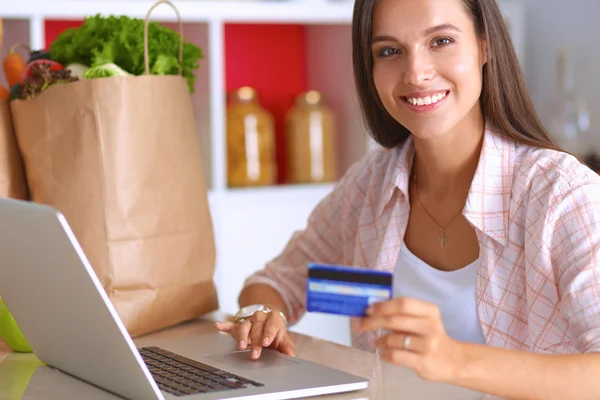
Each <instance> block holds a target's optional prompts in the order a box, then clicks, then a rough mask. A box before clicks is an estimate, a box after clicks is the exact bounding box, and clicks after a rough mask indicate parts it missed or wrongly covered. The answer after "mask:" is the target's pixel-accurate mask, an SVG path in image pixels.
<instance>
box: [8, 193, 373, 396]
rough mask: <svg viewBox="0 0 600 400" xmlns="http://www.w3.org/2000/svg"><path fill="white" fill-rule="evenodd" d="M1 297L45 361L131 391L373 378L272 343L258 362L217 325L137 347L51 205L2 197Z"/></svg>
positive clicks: (278, 392) (283, 391)
mask: <svg viewBox="0 0 600 400" xmlns="http://www.w3.org/2000/svg"><path fill="white" fill-rule="evenodd" d="M0 296H1V297H2V298H3V299H4V301H5V302H6V304H7V306H8V308H9V310H10V312H11V313H12V314H13V317H14V318H15V320H16V321H17V323H18V324H19V326H20V327H21V330H22V331H23V334H24V335H25V337H26V338H27V341H28V342H29V344H30V346H31V348H32V349H33V351H34V353H35V354H36V356H37V357H38V358H39V359H40V360H41V361H43V362H45V363H46V364H48V365H49V366H51V367H53V368H56V369H58V370H60V371H63V372H65V373H67V374H69V375H72V376H74V377H76V378H79V379H81V380H83V381H86V382H88V383H90V384H92V385H95V386H97V387H99V388H102V389H104V390H106V391H109V392H111V393H113V394H116V395H119V396H121V397H124V398H127V399H131V400H148V399H179V398H181V399H191V400H193V399H224V398H227V399H234V398H260V399H264V400H268V399H289V398H298V397H308V396H314V395H324V394H330V393H339V392H348V391H354V390H360V389H365V388H367V386H368V380H366V379H364V378H361V377H357V376H353V375H350V374H347V373H344V372H342V371H338V370H335V369H331V368H328V367H325V366H322V365H318V364H315V363H311V362H308V361H305V360H301V359H298V358H293V357H288V356H286V355H283V354H280V353H278V352H276V351H272V350H269V349H264V351H263V354H262V355H261V358H260V359H259V360H257V361H252V360H250V357H249V354H248V352H247V351H238V350H237V349H236V347H235V342H234V341H233V340H232V339H231V338H230V337H229V336H227V335H223V334H220V333H218V332H216V331H215V333H214V334H212V333H211V334H199V335H198V336H197V337H192V338H190V337H187V338H179V339H170V340H162V341H161V342H159V343H155V344H154V343H152V345H151V346H144V347H143V348H140V349H138V348H137V347H136V346H135V344H134V342H133V341H132V339H131V337H130V336H129V334H128V333H127V331H126V329H125V328H124V325H123V324H122V322H121V320H120V319H119V317H118V315H117V313H116V311H115V309H114V308H113V306H112V304H111V303H110V301H109V299H108V297H107V295H106V292H105V291H104V289H103V288H102V285H101V284H100V282H99V280H98V279H97V277H96V274H95V273H94V270H93V269H92V267H91V265H90V264H89V262H88V260H87V258H86V256H85V254H84V253H83V251H82V249H81V247H80V246H79V244H78V242H77V240H76V238H75V236H74V234H73V232H72V231H71V229H70V228H69V225H68V223H67V221H66V219H65V218H64V216H63V215H62V214H61V213H60V212H58V211H57V210H55V209H53V208H51V207H48V206H45V205H40V204H34V203H31V202H24V201H19V200H10V199H3V198H0Z"/></svg>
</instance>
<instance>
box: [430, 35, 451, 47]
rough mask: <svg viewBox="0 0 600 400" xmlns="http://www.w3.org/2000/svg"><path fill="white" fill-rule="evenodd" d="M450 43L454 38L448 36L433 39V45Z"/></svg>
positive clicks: (438, 45)
mask: <svg viewBox="0 0 600 400" xmlns="http://www.w3.org/2000/svg"><path fill="white" fill-rule="evenodd" d="M451 43H454V40H452V39H451V38H449V37H444V38H437V39H435V40H434V41H433V47H444V46H447V45H449V44H451Z"/></svg>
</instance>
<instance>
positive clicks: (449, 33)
mask: <svg viewBox="0 0 600 400" xmlns="http://www.w3.org/2000/svg"><path fill="white" fill-rule="evenodd" d="M371 50H372V54H373V79H374V81H375V87H376V88H377V92H378V93H379V97H380V98H381V101H382V103H383V105H384V106H385V108H386V110H387V111H388V112H389V113H390V115H392V117H394V118H395V119H396V120H397V121H398V122H399V123H401V124H402V125H404V126H405V127H406V128H407V129H408V130H409V131H410V132H411V133H412V134H413V135H415V136H417V137H419V138H422V139H429V138H434V137H439V136H441V135H443V134H444V133H446V132H448V131H451V130H453V128H457V127H459V124H461V122H463V121H465V122H466V121H468V120H469V119H470V118H481V113H480V109H479V97H480V95H481V88H482V67H483V65H484V64H485V60H486V53H485V52H486V50H485V42H484V41H482V40H479V38H478V37H477V35H476V32H475V26H474V24H473V22H472V21H471V19H470V17H469V15H468V14H467V12H466V10H465V9H464V8H463V3H462V0H382V1H381V2H380V3H379V5H378V6H377V8H376V9H375V14H374V17H373V37H372V47H371Z"/></svg>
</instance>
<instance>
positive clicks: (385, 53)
mask: <svg viewBox="0 0 600 400" xmlns="http://www.w3.org/2000/svg"><path fill="white" fill-rule="evenodd" d="M398 53H400V51H399V50H398V49H397V48H395V47H384V48H383V49H381V50H379V52H378V53H377V56H378V57H391V56H395V55H396V54H398Z"/></svg>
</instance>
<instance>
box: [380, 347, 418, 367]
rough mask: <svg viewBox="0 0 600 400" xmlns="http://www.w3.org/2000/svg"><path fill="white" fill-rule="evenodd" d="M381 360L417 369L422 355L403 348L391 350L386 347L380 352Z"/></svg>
mask: <svg viewBox="0 0 600 400" xmlns="http://www.w3.org/2000/svg"><path fill="white" fill-rule="evenodd" d="M380 357H381V359H382V360H384V361H387V362H389V363H392V364H395V365H402V366H405V367H408V368H411V369H413V370H417V369H418V367H419V364H420V363H421V362H422V360H423V356H421V355H419V354H417V353H413V352H411V351H404V350H391V349H387V350H384V351H382V352H381V353H380Z"/></svg>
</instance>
